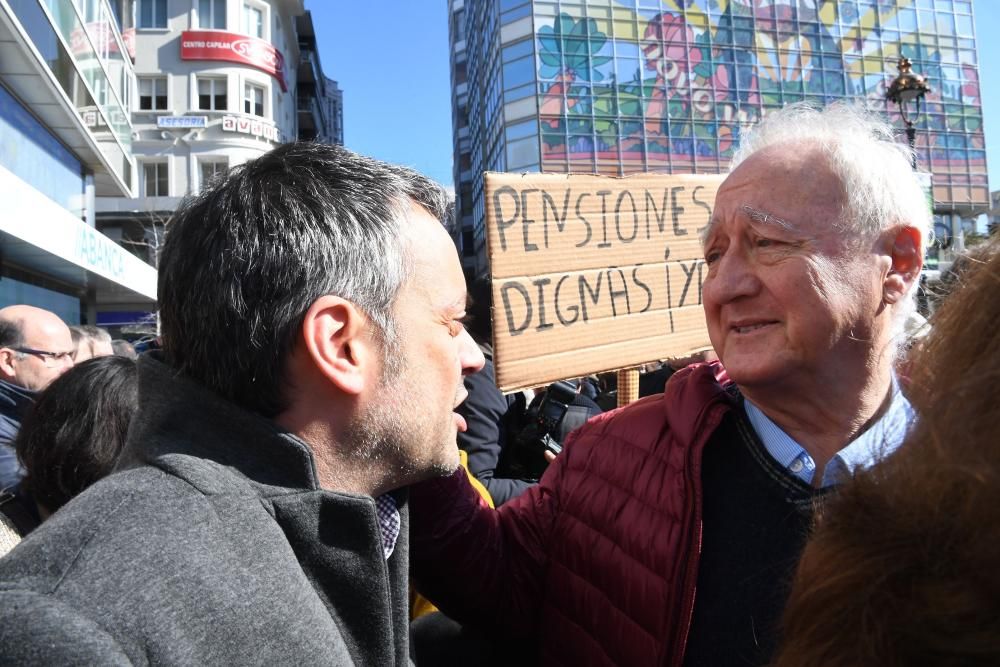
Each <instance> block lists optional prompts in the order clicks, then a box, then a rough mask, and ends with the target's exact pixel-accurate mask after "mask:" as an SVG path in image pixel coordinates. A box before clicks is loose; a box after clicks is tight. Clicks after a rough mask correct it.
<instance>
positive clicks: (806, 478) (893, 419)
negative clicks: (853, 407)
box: [744, 378, 914, 488]
mask: <svg viewBox="0 0 1000 667" xmlns="http://www.w3.org/2000/svg"><path fill="white" fill-rule="evenodd" d="M744 403H745V405H746V411H747V417H749V418H750V424H751V425H753V428H754V431H756V432H757V436H758V437H759V438H760V440H761V442H762V443H764V447H765V448H766V449H767V451H768V453H769V454H770V455H771V457H772V458H773V459H774V460H775V461H777V462H778V463H779V464H781V465H782V466H783V467H784V468H785V469H786V470H787V471H788V472H789V473H791V474H792V475H794V476H795V477H798V478H799V479H801V480H802V481H803V482H805V483H806V484H812V481H813V473H814V472H815V471H816V463H815V462H814V461H813V459H812V457H811V456H810V455H809V453H808V452H806V450H805V449H803V448H802V445H800V444H799V443H797V442H795V440H793V439H792V438H791V437H790V436H789V435H788V434H787V433H785V432H784V431H782V430H781V427H780V426H778V425H777V424H775V423H774V422H773V421H771V419H770V418H769V417H768V416H767V415H765V414H764V413H763V412H761V411H760V408H758V407H757V406H756V405H754V404H753V403H751V402H750V401H749V400H745V401H744ZM913 417H914V412H913V407H912V406H911V405H910V402H909V401H908V400H907V399H906V397H905V396H903V392H902V391H900V389H899V384H898V383H897V382H896V379H895V378H893V381H892V398H891V400H890V403H889V408H888V409H887V410H886V411H885V413H884V414H883V415H882V416H881V417H879V419H878V420H877V421H876V422H875V423H874V424H872V425H871V426H869V427H868V428H867V429H866V430H865V431H864V433H862V434H861V435H859V436H858V437H857V438H855V439H854V440H853V441H851V442H850V443H849V444H848V445H847V446H846V447H844V448H843V449H841V450H840V451H839V452H837V453H836V454H835V455H834V457H833V458H832V459H830V462H829V463H827V464H826V470H825V471H824V472H823V483H822V484H821V487H823V488H825V487H828V486H831V485H833V484H836V483H837V482H840V481H842V480H844V479H845V478H846V477H847V476H848V475H849V474H850V473H852V472H854V471H855V470H856V469H858V468H867V467H870V466H872V465H873V464H874V463H876V462H877V461H878V460H879V459H881V458H882V457H884V456H886V455H888V454H891V453H892V452H893V451H895V450H896V448H897V447H899V446H900V445H901V444H902V443H903V439H904V438H905V437H906V432H907V429H908V428H909V425H910V422H912V421H913Z"/></svg>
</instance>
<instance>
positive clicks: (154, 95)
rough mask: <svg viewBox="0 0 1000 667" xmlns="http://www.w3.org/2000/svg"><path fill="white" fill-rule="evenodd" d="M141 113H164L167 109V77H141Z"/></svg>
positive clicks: (139, 78)
mask: <svg viewBox="0 0 1000 667" xmlns="http://www.w3.org/2000/svg"><path fill="white" fill-rule="evenodd" d="M136 78H137V79H138V81H139V111H164V110H166V108H167V77H165V76H140V77H136Z"/></svg>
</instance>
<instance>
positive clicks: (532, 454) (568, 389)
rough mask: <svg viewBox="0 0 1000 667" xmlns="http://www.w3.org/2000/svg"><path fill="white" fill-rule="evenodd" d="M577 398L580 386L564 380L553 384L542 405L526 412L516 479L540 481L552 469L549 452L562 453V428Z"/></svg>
mask: <svg viewBox="0 0 1000 667" xmlns="http://www.w3.org/2000/svg"><path fill="white" fill-rule="evenodd" d="M575 398H576V387H574V386H573V385H572V384H570V383H569V382H566V381H564V380H560V381H558V382H554V383H552V384H551V385H549V388H548V389H547V390H546V391H545V395H544V396H543V397H542V400H541V401H539V402H538V403H533V404H532V405H531V406H529V407H528V410H527V412H526V413H525V422H526V423H525V425H524V426H523V427H522V428H521V429H520V430H519V431H518V432H517V433H516V434H515V435H514V447H515V456H514V462H513V464H512V467H514V468H516V469H517V470H516V471H512V472H514V473H515V474H514V475H512V476H516V477H520V478H522V479H538V478H539V477H541V476H542V473H543V472H545V468H547V467H548V465H549V464H548V461H546V460H545V452H547V451H548V452H552V453H553V454H559V453H560V452H562V444H560V442H559V425H560V424H561V423H562V420H563V418H564V417H565V416H566V411H567V410H569V406H570V405H571V404H572V403H573V401H574V399H575Z"/></svg>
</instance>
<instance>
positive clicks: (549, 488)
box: [410, 438, 572, 638]
mask: <svg viewBox="0 0 1000 667" xmlns="http://www.w3.org/2000/svg"><path fill="white" fill-rule="evenodd" d="M571 439H572V438H571ZM566 455H567V454H566V453H564V454H563V455H562V456H560V457H559V458H558V459H556V461H555V463H553V464H552V465H551V466H549V469H548V470H547V471H546V472H545V475H543V476H542V479H541V481H540V482H539V483H538V484H537V485H535V486H533V487H531V488H530V489H528V491H527V492H526V493H524V494H522V495H520V496H518V497H517V498H515V499H513V500H511V501H510V502H508V503H506V504H505V505H503V506H502V507H500V508H499V509H496V510H494V509H490V508H489V507H487V505H486V504H485V502H483V501H481V500H480V498H479V496H478V495H477V494H476V492H475V491H474V490H473V488H472V486H471V485H470V484H469V482H468V480H467V479H466V478H465V474H464V472H463V471H462V470H458V471H456V472H455V473H454V474H452V475H451V476H450V477H446V478H442V479H436V480H431V481H428V482H424V483H422V484H418V485H416V486H414V487H411V493H410V506H411V518H412V521H411V540H410V549H411V552H410V564H411V574H412V576H413V578H414V581H415V582H416V585H417V589H418V590H419V591H420V592H421V593H422V594H423V595H425V596H427V597H428V598H429V599H430V600H431V601H433V602H434V604H436V605H437V606H438V607H439V608H440V609H441V610H442V611H443V612H444V613H445V614H447V615H448V616H450V617H451V618H453V619H455V620H457V621H459V622H460V623H463V624H468V625H473V626H479V627H482V628H484V629H486V630H489V631H497V632H500V633H501V634H502V635H504V636H506V637H522V638H531V637H532V636H533V635H534V633H535V632H536V631H537V630H538V628H537V626H538V616H539V608H540V606H541V601H542V593H543V586H544V580H545V573H546V567H547V564H548V552H549V544H548V538H549V536H550V535H551V534H552V526H553V524H554V522H555V519H556V516H557V513H558V509H559V507H558V505H559V502H558V494H557V489H558V488H559V479H560V477H561V475H562V469H563V463H564V458H565V456H566Z"/></svg>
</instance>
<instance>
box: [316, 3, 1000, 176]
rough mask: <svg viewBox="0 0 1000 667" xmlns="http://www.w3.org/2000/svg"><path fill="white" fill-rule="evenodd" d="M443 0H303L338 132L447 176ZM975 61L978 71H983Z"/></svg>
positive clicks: (986, 63)
mask: <svg viewBox="0 0 1000 667" xmlns="http://www.w3.org/2000/svg"><path fill="white" fill-rule="evenodd" d="M447 4H448V2H447V0H397V1H396V2H364V1H361V0H306V8H307V9H309V10H311V11H312V14H313V22H314V24H315V26H316V39H317V43H318V45H319V50H320V58H321V59H322V61H323V68H324V70H325V71H326V73H327V75H328V76H331V77H333V78H334V79H337V81H338V82H339V83H340V87H341V88H342V89H343V90H344V139H345V143H346V145H347V146H348V147H349V148H351V149H353V150H356V151H358V152H360V153H365V154H367V155H372V156H374V157H378V158H381V159H383V160H388V161H390V162H397V163H400V164H406V165H409V166H411V167H414V168H416V169H418V170H420V171H422V172H423V173H425V174H427V175H428V176H430V177H432V178H434V179H435V180H437V181H439V182H440V183H442V184H443V185H446V186H451V185H452V171H451V163H452V153H451V90H450V82H449V74H448V12H447ZM974 5H975V13H976V36H977V45H978V47H979V66H980V76H979V80H980V82H981V85H982V97H983V111H984V114H985V124H986V149H987V156H986V160H987V164H988V166H989V172H990V186H991V188H992V189H993V190H997V189H1000V39H998V36H1000V1H998V0H974ZM984 70H985V71H984Z"/></svg>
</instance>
